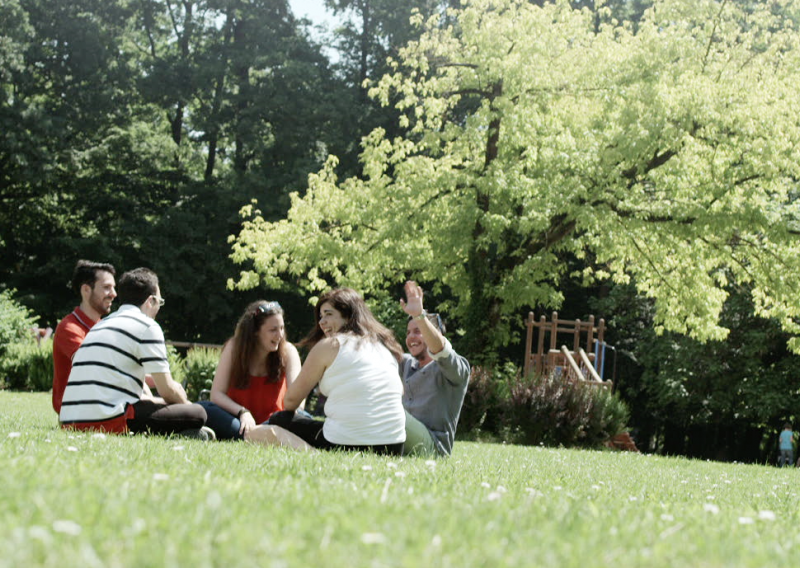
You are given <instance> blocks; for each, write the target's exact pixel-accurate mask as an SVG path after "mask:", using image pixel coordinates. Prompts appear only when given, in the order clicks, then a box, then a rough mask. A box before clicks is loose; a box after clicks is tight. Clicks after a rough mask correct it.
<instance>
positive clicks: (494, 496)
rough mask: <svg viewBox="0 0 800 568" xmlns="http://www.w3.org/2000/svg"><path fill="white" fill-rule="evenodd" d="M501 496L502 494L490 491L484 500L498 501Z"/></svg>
mask: <svg viewBox="0 0 800 568" xmlns="http://www.w3.org/2000/svg"><path fill="white" fill-rule="evenodd" d="M502 496H503V494H502V493H500V492H499V491H492V492H491V493H489V495H487V496H486V499H487V500H489V501H498V500H499V499H500V498H501V497H502Z"/></svg>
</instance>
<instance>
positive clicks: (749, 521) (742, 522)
mask: <svg viewBox="0 0 800 568" xmlns="http://www.w3.org/2000/svg"><path fill="white" fill-rule="evenodd" d="M754 522H755V521H754V520H753V518H752V517H739V524H740V525H752V524H753V523H754Z"/></svg>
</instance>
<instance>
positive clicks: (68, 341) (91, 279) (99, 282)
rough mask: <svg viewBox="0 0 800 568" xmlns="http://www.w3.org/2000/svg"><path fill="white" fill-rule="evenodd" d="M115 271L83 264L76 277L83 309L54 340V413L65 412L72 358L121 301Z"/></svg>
mask: <svg viewBox="0 0 800 568" xmlns="http://www.w3.org/2000/svg"><path fill="white" fill-rule="evenodd" d="M115 274H116V272H115V270H114V267H113V266H111V265H110V264H103V263H99V262H90V261H88V260H79V261H78V263H77V264H76V265H75V271H74V273H73V275H72V289H73V290H74V291H75V293H76V294H79V295H80V297H81V305H80V306H78V307H76V308H75V309H74V310H72V313H71V314H69V315H67V316H64V318H63V319H62V320H61V322H59V324H58V327H57V328H56V332H55V337H54V339H53V368H54V372H53V410H55V411H56V413H59V412H61V398H62V397H63V396H64V389H65V388H66V386H67V379H68V378H69V373H70V371H71V370H72V356H73V355H75V351H77V350H78V347H80V346H81V343H83V340H84V338H85V337H86V334H87V333H88V332H89V330H90V329H91V328H92V326H93V325H94V324H96V323H97V322H98V321H100V318H101V317H103V316H104V315H106V314H108V313H109V312H110V311H111V303H112V302H113V301H114V298H116V297H117V289H116V282H115V280H114V275H115Z"/></svg>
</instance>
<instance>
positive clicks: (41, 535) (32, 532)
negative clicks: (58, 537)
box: [28, 525, 53, 544]
mask: <svg viewBox="0 0 800 568" xmlns="http://www.w3.org/2000/svg"><path fill="white" fill-rule="evenodd" d="M28 536H30V537H31V538H32V539H34V540H39V541H41V542H43V543H45V544H50V543H51V542H53V535H51V534H50V531H49V530H47V529H46V528H45V527H43V526H41V525H33V526H31V527H28Z"/></svg>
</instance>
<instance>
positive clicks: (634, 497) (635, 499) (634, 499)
mask: <svg viewBox="0 0 800 568" xmlns="http://www.w3.org/2000/svg"><path fill="white" fill-rule="evenodd" d="M638 500H639V498H638V497H637V496H636V495H629V496H628V501H638Z"/></svg>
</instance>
